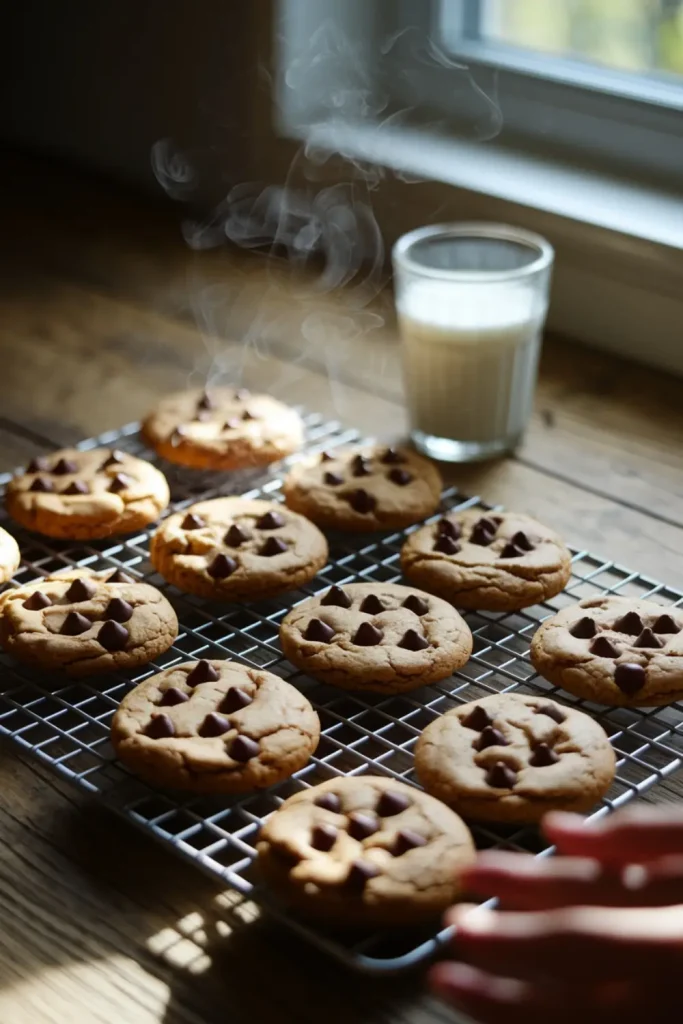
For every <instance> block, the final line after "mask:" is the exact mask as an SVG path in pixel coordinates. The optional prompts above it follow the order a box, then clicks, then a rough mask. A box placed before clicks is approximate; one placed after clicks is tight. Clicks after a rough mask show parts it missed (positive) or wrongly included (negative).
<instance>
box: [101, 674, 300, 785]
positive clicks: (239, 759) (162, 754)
mask: <svg viewBox="0 0 683 1024" xmlns="http://www.w3.org/2000/svg"><path fill="white" fill-rule="evenodd" d="M111 738H112V743H113V745H114V749H115V750H116V753H117V755H118V756H119V758H120V759H121V760H122V761H123V762H124V764H127V765H128V767H129V768H131V769H132V770H133V771H134V772H135V773H136V774H138V775H140V776H142V777H143V778H144V779H146V780H147V781H148V782H151V783H152V784H154V785H157V786H169V787H171V788H172V789H186V790H192V791H193V792H195V793H246V792H249V791H250V790H253V789H265V788H266V786H273V785H274V784H275V783H276V782H281V781H282V779H286V778H288V777H289V776H290V775H292V774H293V773H294V772H296V771H298V770H299V769H300V768H303V767H304V765H305V764H306V762H307V761H308V759H309V757H310V756H311V754H312V753H313V752H314V751H315V748H316V747H317V745H318V739H319V738H320V721H319V719H318V716H317V715H316V713H315V711H314V710H313V708H312V707H311V705H310V704H309V703H308V701H307V700H306V698H305V697H304V696H303V695H302V694H301V693H299V691H298V690H297V689H295V687H293V686H290V685H289V683H286V682H285V681H284V680H283V679H280V678H279V677H278V676H274V675H272V673H270V672H262V671H259V670H258V669H255V668H247V666H246V665H238V664H237V663H236V662H233V661H214V660H211V661H188V662H185V663H183V664H182V665H175V666H174V667H173V668H169V669H166V671H165V672H160V673H159V674H158V675H155V676H152V677H151V678H150V679H145V681H144V682H143V683H140V685H139V686H136V687H135V689H134V690H132V691H131V692H130V693H129V694H127V695H126V696H125V697H124V698H123V700H122V701H121V704H120V706H119V708H118V710H117V712H116V714H115V715H114V718H113V720H112V727H111Z"/></svg>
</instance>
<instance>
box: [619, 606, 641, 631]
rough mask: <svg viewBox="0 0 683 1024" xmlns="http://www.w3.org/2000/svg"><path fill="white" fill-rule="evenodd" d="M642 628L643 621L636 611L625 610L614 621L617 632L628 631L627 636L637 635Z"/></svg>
mask: <svg viewBox="0 0 683 1024" xmlns="http://www.w3.org/2000/svg"><path fill="white" fill-rule="evenodd" d="M642 628H643V622H642V619H641V618H640V615H638V614H637V613H636V612H627V613H626V615H622V616H621V618H620V619H617V621H616V622H615V623H614V629H615V630H616V631H617V633H628V635H629V636H638V634H639V633H640V632H641V630H642Z"/></svg>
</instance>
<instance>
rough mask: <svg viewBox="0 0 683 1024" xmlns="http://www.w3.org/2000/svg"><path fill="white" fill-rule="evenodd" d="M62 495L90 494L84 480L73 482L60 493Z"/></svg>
mask: <svg viewBox="0 0 683 1024" xmlns="http://www.w3.org/2000/svg"><path fill="white" fill-rule="evenodd" d="M62 494H90V488H89V487H88V485H87V484H86V482H85V480H74V481H72V483H70V484H69V486H68V487H66V488H65V489H64V490H63V491H62Z"/></svg>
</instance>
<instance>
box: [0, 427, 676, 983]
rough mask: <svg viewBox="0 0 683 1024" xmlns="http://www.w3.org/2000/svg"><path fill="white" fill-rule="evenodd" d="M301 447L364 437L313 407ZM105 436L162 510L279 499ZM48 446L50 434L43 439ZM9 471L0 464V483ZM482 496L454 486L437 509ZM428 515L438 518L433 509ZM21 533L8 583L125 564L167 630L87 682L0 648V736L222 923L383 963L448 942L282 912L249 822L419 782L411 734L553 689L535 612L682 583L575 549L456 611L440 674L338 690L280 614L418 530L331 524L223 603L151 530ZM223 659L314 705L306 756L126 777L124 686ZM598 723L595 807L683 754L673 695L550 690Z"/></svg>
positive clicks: (480, 830)
mask: <svg viewBox="0 0 683 1024" xmlns="http://www.w3.org/2000/svg"><path fill="white" fill-rule="evenodd" d="M305 419H306V427H307V450H308V451H318V450H322V449H328V450H329V449H332V448H334V447H336V446H338V445H341V444H346V443H349V442H354V441H359V440H361V438H360V436H359V434H358V433H357V432H356V431H353V430H347V429H345V428H343V427H342V426H341V425H340V424H339V423H336V422H329V421H325V420H323V419H322V418H321V417H320V416H315V415H308V416H306V417H305ZM100 445H104V446H115V447H117V448H122V449H125V450H126V451H129V452H132V453H133V454H134V455H141V456H143V457H145V458H149V459H151V461H154V462H156V464H157V465H160V468H162V469H163V471H164V472H165V473H166V475H167V477H168V479H169V484H170V486H171V494H172V503H171V510H172V511H176V510H178V509H182V508H184V507H185V506H187V505H189V504H191V503H192V502H194V501H198V500H200V499H204V498H210V497H215V496H217V495H219V494H235V493H244V494H246V496H247V497H254V498H255V497H264V498H268V499H271V500H277V499H278V498H279V497H280V492H281V476H279V475H277V473H276V472H273V471H266V472H264V471H251V472H248V473H239V474H236V473H233V474H230V475H227V474H216V473H213V474H209V473H201V472H197V471H185V470H179V469H178V468H177V467H173V466H169V465H168V464H166V463H164V464H161V463H160V462H159V460H158V459H155V458H154V456H153V455H152V454H151V453H150V452H149V451H148V450H146V449H145V447H144V445H143V443H142V441H141V439H140V436H139V433H138V428H137V425H136V424H131V425H130V426H127V427H124V428H123V429H122V430H121V431H117V432H110V433H106V434H102V435H101V436H100V437H96V438H92V439H90V440H88V441H84V442H83V443H82V444H81V445H80V447H81V448H83V449H87V448H92V447H97V446H100ZM46 446H47V443H46ZM8 479H9V475H5V476H0V487H1V488H3V489H4V485H5V484H6V483H7V480H8ZM470 507H482V508H490V507H491V506H489V505H486V504H485V503H484V502H482V501H480V500H479V499H478V498H476V497H464V496H463V495H461V494H459V493H458V492H457V490H455V489H454V488H451V489H449V490H447V491H446V492H445V493H444V495H443V502H442V509H464V508H470ZM434 518H436V517H434ZM0 521H2V525H3V526H5V527H6V528H8V529H10V531H11V532H12V533H14V535H15V536H16V537H17V540H18V541H19V544H20V547H21V551H22V556H23V562H22V566H21V569H20V570H19V572H18V573H17V575H16V577H15V579H14V581H13V583H15V584H24V583H28V582H30V581H31V580H35V579H38V578H39V577H41V576H43V575H45V574H47V573H53V572H57V571H59V570H60V569H65V568H67V567H72V566H88V567H90V568H92V569H95V570H107V569H113V568H115V567H122V568H123V569H125V570H126V571H127V572H129V573H130V574H131V575H133V576H138V577H139V578H141V579H143V580H145V581H146V582H148V583H151V584H152V585H153V586H156V587H158V588H159V589H161V590H162V591H163V592H164V593H165V594H166V596H167V597H168V598H169V600H170V601H171V603H172V604H173V605H174V606H175V608H176V611H177V612H178V618H179V621H180V633H179V636H178V638H177V640H176V642H175V644H174V645H173V647H172V648H171V649H170V650H169V651H167V652H166V653H165V654H164V655H162V656H161V657H159V658H157V659H156V660H155V661H154V662H152V663H150V664H149V665H146V666H145V667H144V668H143V669H139V670H135V671H134V672H130V673H112V674H111V675H110V676H105V677H101V676H100V677H96V678H94V679H93V680H92V682H89V681H87V680H79V681H77V682H70V681H64V680H62V679H60V680H56V679H55V678H54V677H47V676H46V675H45V674H41V673H40V672H37V671H35V670H33V669H29V668H25V667H23V666H21V665H18V664H16V663H14V662H13V661H12V660H11V659H10V658H9V657H8V656H7V655H5V654H2V655H0V663H1V664H2V673H1V674H0V734H2V735H5V736H8V737H10V738H11V739H12V740H13V741H14V743H16V744H17V745H18V746H19V747H20V748H21V749H22V750H24V751H26V752H28V753H30V754H31V755H33V756H35V757H37V758H39V759H40V760H41V761H42V762H44V763H45V764H47V765H49V766H50V767H51V768H53V769H54V770H55V771H57V772H59V774H60V775H62V776H65V777H66V778H68V779H69V780H71V781H72V782H74V783H75V784H76V785H78V786H80V787H81V788H82V789H83V790H86V791H87V792H89V793H90V794H92V795H94V796H97V797H98V798H99V799H100V800H102V801H103V802H104V803H105V804H106V805H107V806H109V807H110V808H112V809H113V810H114V811H116V812H118V813H119V814H121V815H122V816H123V817H125V818H126V819H127V820H128V821H131V822H133V823H134V824H135V825H137V826H138V827H140V828H141V829H142V830H143V831H145V832H146V833H148V834H149V835H152V836H154V837H155V838H156V839H159V840H161V841H162V842H164V843H165V844H166V845H167V846H170V847H171V848H172V849H174V850H175V851H177V852H178V853H179V854H181V855H182V856H184V857H185V858H187V859H188V860H190V861H191V862H192V863H194V864H196V865H197V866H198V867H200V868H202V869H203V870H204V871H206V872H208V873H209V874H210V875H212V876H214V877H215V878H216V879H217V880H219V881H222V882H226V883H227V884H228V885H229V886H230V887H231V889H232V890H233V899H232V903H233V908H232V913H231V923H233V925H234V923H235V922H242V923H245V922H247V921H248V920H249V919H250V918H253V916H254V912H255V910H256V907H255V904H256V905H261V906H265V907H266V909H267V910H269V912H270V913H272V914H275V915H276V917H278V918H280V919H281V920H283V921H286V922H287V924H288V925H289V926H290V927H292V928H294V929H295V930H297V931H298V932H299V933H300V934H302V935H303V936H305V937H306V938H308V939H310V940H311V941H313V942H315V943H316V944H317V945H318V946H322V947H323V948H325V949H326V950H327V951H328V952H330V953H332V954H334V955H335V956H337V957H338V958H340V959H341V960H343V961H345V962H346V963H347V964H350V965H352V966H354V967H356V968H359V969H362V970H366V971H372V972H375V973H382V972H391V971H397V970H401V969H404V968H406V967H410V966H413V965H415V964H418V963H419V962H421V961H423V960H425V959H426V958H428V957H429V956H431V955H432V954H434V953H435V952H436V951H437V949H438V948H439V947H440V946H441V945H442V944H443V943H444V942H445V941H446V940H447V939H448V937H449V932H448V931H447V930H443V931H441V932H438V933H437V932H436V931H435V929H433V928H432V929H431V931H422V932H419V931H418V932H416V931H415V930H410V931H402V930H396V929H392V930H391V931H373V932H370V933H368V932H365V933H359V932H354V933H349V932H345V933H341V934H340V933H335V932H332V931H327V930H322V929H320V928H318V927H316V926H312V925H309V924H305V923H303V922H301V921H298V920H296V919H292V918H290V917H288V916H287V914H286V913H285V912H284V911H283V909H282V908H280V907H279V906H278V905H277V904H276V903H274V902H273V901H272V899H271V898H270V897H269V894H268V893H267V892H266V891H264V890H263V888H261V887H260V885H259V882H258V877H257V874H256V872H255V871H254V857H255V845H256V840H257V836H258V832H259V828H260V825H261V823H262V821H263V820H264V818H266V817H267V816H268V815H269V814H270V813H271V812H272V811H274V810H275V809H276V808H277V807H279V806H280V804H281V803H282V801H283V800H284V799H285V798H286V797H288V796H290V795H291V794H292V793H294V792H296V791H298V790H300V789H302V788H304V787H307V786H312V785H316V784H317V783H319V782H323V781H325V780H327V779H330V778H333V777H335V776H338V775H362V774H363V773H373V774H377V773H379V774H381V775H386V776H390V777H392V778H395V779H400V780H402V781H403V782H407V783H412V784H414V785H417V780H416V777H415V773H414V768H413V755H412V750H413V747H414V744H415V741H416V740H417V737H418V735H419V734H420V732H421V730H422V729H424V727H425V726H427V725H428V724H429V723H430V722H431V721H433V719H434V718H436V717H437V716H438V715H440V714H443V713H444V712H445V711H448V710H450V709H451V708H453V707H456V706H457V705H458V704H459V703H463V702H466V701H471V700H475V699H478V698H481V697H483V696H486V695H487V694H491V693H501V692H503V691H505V692H515V691H516V692H520V693H531V694H536V695H538V694H540V693H543V694H545V695H550V694H552V696H553V698H557V696H558V695H557V693H556V691H555V688H554V687H553V686H551V684H550V683H547V682H546V681H545V680H544V679H542V678H540V677H539V676H538V675H536V674H535V672H534V669H533V667H532V666H531V664H530V662H529V657H528V650H529V642H530V640H531V637H532V635H533V633H534V631H535V630H536V628H537V626H538V624H539V622H540V621H541V620H542V619H544V618H545V617H547V616H548V615H551V614H553V613H554V612H556V611H557V610H559V609H560V608H562V607H564V606H565V605H567V604H569V603H572V602H574V601H577V600H579V599H581V598H582V597H589V596H596V595H599V594H607V593H617V594H623V595H632V596H634V597H641V598H642V597H652V598H655V599H656V600H658V601H660V602H661V603H662V604H665V605H672V604H681V603H683V593H681V592H679V591H676V590H673V589H671V588H670V587H667V586H665V585H664V584H662V583H658V582H657V581H656V580H653V579H650V578H648V577H646V576H643V575H641V574H639V573H636V572H630V571H629V570H628V569H625V568H623V567H622V566H620V565H616V564H615V563H613V562H610V561H608V560H606V559H604V558H600V557H598V556H597V555H593V554H590V553H589V552H587V551H573V574H572V579H571V581H570V583H569V585H568V586H567V588H566V590H565V592H564V593H562V594H560V595H559V596H558V597H556V598H554V599H553V600H552V601H549V602H547V603H545V604H542V605H535V606H533V607H531V608H526V609H524V611H521V612H515V613H507V614H501V613H488V612H481V613H478V612H468V613H466V616H465V617H466V619H467V621H468V624H469V626H470V628H471V630H472V633H473V635H474V652H473V655H472V658H471V659H470V661H469V662H468V663H467V664H466V665H465V666H464V668H462V669H461V670H460V671H459V672H457V673H456V674H455V675H453V676H452V677H451V678H449V679H447V680H444V681H443V682H442V683H439V684H436V685H434V686H429V687H424V688H423V689H421V690H417V691H413V692H412V693H409V694H401V695H397V696H389V697H387V696H384V695H373V694H362V693H355V694H353V693H347V692H344V691H341V690H338V689H334V688H333V687H329V686H323V685H321V684H319V683H315V682H314V681H313V680H311V679H309V678H307V677H306V676H305V675H304V674H303V673H301V672H299V671H297V670H296V669H294V667H293V666H292V665H291V664H289V662H287V661H286V660H285V658H284V657H283V655H282V651H281V648H280V644H279V639H278V627H279V623H280V620H281V619H282V617H283V616H284V615H285V613H286V612H287V611H288V610H289V609H290V608H291V606H292V605H293V604H295V603H296V602H298V601H301V600H303V599H304V598H305V597H308V596H310V595H311V594H313V593H316V592H317V591H319V590H321V589H325V588H327V587H329V586H330V585H331V584H333V583H337V584H344V583H350V582H353V581H357V580H366V581H371V580H375V581H377V582H394V581H396V580H399V579H400V578H401V573H400V565H399V552H400V549H401V545H402V544H403V542H404V540H405V537H406V535H407V534H408V533H410V532H412V530H413V529H417V527H412V528H411V529H410V530H406V531H401V532H394V533H390V534H372V535H366V536H357V535H353V536H351V535H341V534H333V535H331V536H330V537H329V540H330V561H329V563H328V565H327V566H326V567H325V569H324V570H323V572H321V573H320V574H319V576H318V577H317V579H315V580H314V581H313V582H312V583H311V584H309V585H307V586H305V587H302V588H301V589H300V590H299V591H295V592H294V593H290V594H285V595H283V596H282V597H280V598H275V599H270V600H264V601H257V602H254V603H251V604H239V605H235V604H233V605H226V604H218V603H213V602H208V601H206V600H204V599H201V598H195V597H192V596H189V595H185V594H182V593H181V592H180V591H178V590H176V588H175V587H172V586H170V585H169V584H167V583H166V582H165V581H164V580H163V579H162V577H161V576H159V575H158V574H157V573H156V572H155V571H154V569H153V567H152V565H151V564H150V561H149V539H150V535H151V533H152V530H142V531H140V532H139V533H138V534H136V535H135V536H129V537H127V538H126V539H123V540H121V539H119V538H116V539H110V540H103V541H95V542H92V543H85V542H82V541H53V540H49V539H46V538H41V537H39V536H37V535H35V534H30V533H28V532H25V531H22V530H21V529H19V528H16V527H15V526H14V525H13V524H12V523H10V522H9V521H6V520H4V519H3V520H0ZM210 657H218V658H235V659H237V660H239V661H242V662H245V663H246V664H248V665H253V666H256V667H258V668H262V669H268V670H269V671H271V672H275V673H276V674H278V675H280V676H282V677H283V678H285V679H288V680H290V681H291V682H293V683H294V685H296V686H298V687H299V688H300V689H301V690H302V691H303V692H304V693H306V695H307V697H308V698H309V700H310V701H311V703H312V704H313V706H314V707H315V708H316V710H317V712H318V714H319V715H320V720H321V725H322V736H321V741H320V745H319V747H318V749H317V751H316V754H315V756H314V757H312V758H311V760H310V762H309V764H308V765H307V766H306V767H305V768H304V769H302V770H301V771H300V772H298V773H297V774H296V775H295V776H293V777H292V778H291V779H289V780H288V781H287V782H284V783H282V784H281V785H279V786H275V787H273V788H272V789H270V790H267V791H265V792H260V793H254V794H249V795H245V796H242V797H240V798H230V797H224V796H210V797H202V796H192V795H187V794H176V793H172V792H162V791H160V790H154V789H152V788H150V787H149V786H148V785H146V784H145V783H144V782H142V781H140V780H139V779H136V778H134V777H133V776H132V775H131V774H130V773H129V772H128V771H127V770H126V769H125V768H124V767H123V766H122V765H120V764H119V763H118V762H117V761H116V759H115V757H114V752H113V750H112V748H111V745H110V742H109V726H110V721H111V718H112V715H113V714H114V711H115V709H116V707H117V705H118V703H119V701H120V700H121V698H122V697H123V696H124V694H125V693H127V692H128V690H130V689H131V687H132V686H134V685H136V684H137V683H139V682H140V681H141V680H143V679H145V678H146V677H147V676H149V675H151V674H153V673H154V672H158V671H160V670H161V669H164V668H168V667H169V666H170V665H173V664H174V663H177V662H180V661H186V660H188V659H192V658H210ZM559 699H560V700H561V701H563V702H565V703H572V704H574V705H577V706H580V707H581V708H582V709H583V710H584V711H587V712H588V713H589V714H591V715H593V716H594V717H595V718H597V719H598V721H599V722H600V723H601V724H602V725H603V726H604V728H605V730H606V732H607V734H608V735H609V737H610V740H611V742H612V744H613V746H614V748H615V750H616V753H617V758H618V769H617V776H616V779H615V781H614V784H613V786H612V788H611V790H610V792H609V793H608V795H607V797H606V799H605V800H604V801H603V804H602V806H601V807H600V808H598V809H597V810H596V812H595V813H596V815H601V814H606V813H608V812H609V811H611V810H613V809H615V808H617V807H620V806H622V805H623V804H625V803H627V802H628V801H629V800H632V799H633V798H634V797H636V796H638V795H639V794H642V793H644V792H645V791H646V790H648V789H649V788H650V787H652V786H654V785H656V784H657V783H658V782H659V781H660V780H662V779H664V778H666V777H667V776H669V775H671V774H672V773H673V772H674V771H676V769H678V768H679V767H680V766H681V763H682V759H683V706H681V705H679V704H674V705H671V706H669V707H667V708H663V709H658V710H647V709H645V710H640V709H638V710H637V709H624V708H612V709H609V708H604V707H601V706H598V705H594V704H590V703H588V702H586V701H578V700H575V699H574V698H572V697H570V696H569V695H567V694H564V693H562V694H560V695H559ZM473 833H474V836H475V839H476V842H477V845H478V847H479V848H482V849H483V848H491V847H497V848H502V849H506V850H517V851H526V852H531V853H542V852H543V851H544V849H545V846H546V844H545V843H544V841H543V839H542V837H541V836H540V835H539V832H538V830H537V829H536V828H533V827H519V826H475V827H474V828H473Z"/></svg>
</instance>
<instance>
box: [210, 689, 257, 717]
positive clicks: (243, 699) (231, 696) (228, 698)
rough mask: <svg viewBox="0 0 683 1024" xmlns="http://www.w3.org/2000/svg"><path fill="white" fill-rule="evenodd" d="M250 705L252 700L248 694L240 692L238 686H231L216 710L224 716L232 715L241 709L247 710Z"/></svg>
mask: <svg viewBox="0 0 683 1024" xmlns="http://www.w3.org/2000/svg"><path fill="white" fill-rule="evenodd" d="M251 703H253V699H252V698H251V697H250V696H249V694H248V693H245V692H244V690H240V688H239V686H231V687H230V689H229V690H228V692H227V693H226V695H225V697H224V698H223V700H222V701H221V704H220V707H219V709H218V710H219V711H222V712H223V714H225V715H233V714H234V713H235V712H236V711H241V710H242V708H248V707H249V705H250V704H251Z"/></svg>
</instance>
